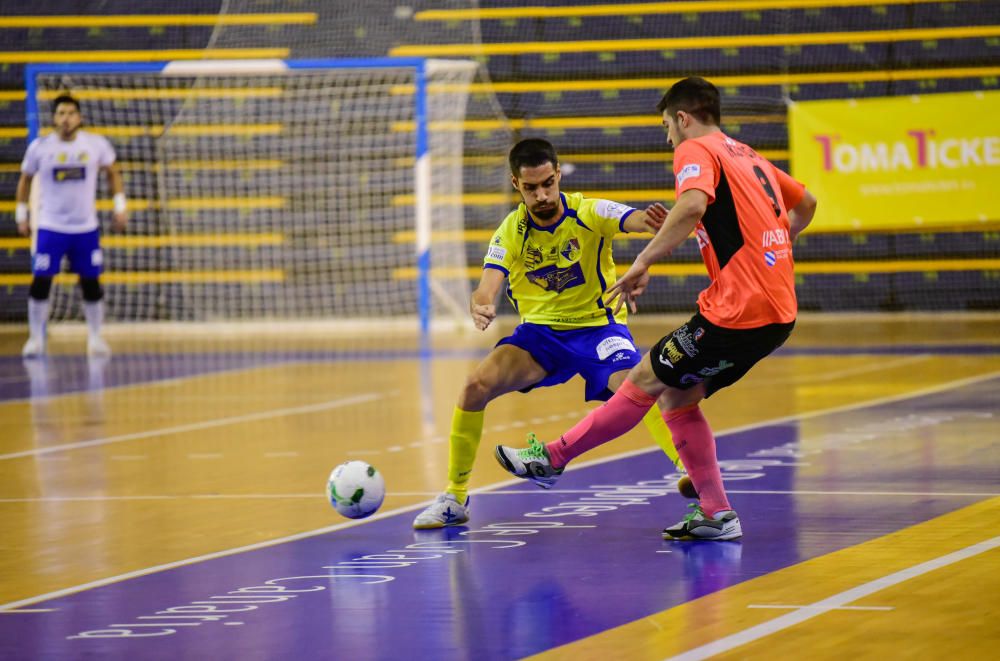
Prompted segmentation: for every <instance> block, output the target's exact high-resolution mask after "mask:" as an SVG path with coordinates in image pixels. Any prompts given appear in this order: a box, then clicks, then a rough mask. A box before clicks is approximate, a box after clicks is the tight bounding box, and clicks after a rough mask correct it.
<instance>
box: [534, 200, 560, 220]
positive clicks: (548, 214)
mask: <svg viewBox="0 0 1000 661" xmlns="http://www.w3.org/2000/svg"><path fill="white" fill-rule="evenodd" d="M558 210H559V207H558V206H557V205H555V204H549V205H546V206H544V207H541V208H539V207H538V206H535V207H534V208H532V210H531V213H533V214H534V215H535V217H536V218H541V219H542V220H549V219H551V218H552V217H553V216H555V215H556V211H558Z"/></svg>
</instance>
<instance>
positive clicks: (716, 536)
mask: <svg viewBox="0 0 1000 661" xmlns="http://www.w3.org/2000/svg"><path fill="white" fill-rule="evenodd" d="M688 507H690V508H691V512H690V513H688V514H687V516H685V517H684V518H683V519H682V520H681V521H680V522H679V523H675V524H674V525H672V526H670V527H669V528H665V529H664V530H663V539H681V540H692V539H708V540H716V541H725V540H728V539H739V538H740V537H742V536H743V528H742V526H740V517H738V516H736V512H734V511H733V510H723V511H721V512H716V513H715V516H707V515H706V514H705V512H704V510H702V509H701V505H698V504H697V503H689V504H688Z"/></svg>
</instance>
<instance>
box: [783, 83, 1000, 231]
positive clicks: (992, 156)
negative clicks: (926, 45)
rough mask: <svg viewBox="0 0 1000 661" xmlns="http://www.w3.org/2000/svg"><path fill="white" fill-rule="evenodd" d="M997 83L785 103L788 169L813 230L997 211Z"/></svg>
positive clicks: (997, 214)
mask: <svg viewBox="0 0 1000 661" xmlns="http://www.w3.org/2000/svg"><path fill="white" fill-rule="evenodd" d="M998 118H1000V92H963V93H958V94H930V95H924V96H906V97H892V98H879V99H862V100H838V101H807V102H801V103H794V104H792V106H791V108H790V110H789V140H790V152H791V162H792V174H793V176H794V177H795V178H796V179H798V180H799V181H801V182H803V183H804V184H805V185H806V187H807V188H808V189H809V190H810V191H812V192H813V193H814V194H815V195H816V197H817V198H818V199H819V205H818V207H817V212H816V219H815V221H814V224H815V226H816V229H817V230H821V231H824V230H825V231H831V230H859V229H860V230H892V229H899V230H914V229H943V230H946V229H948V228H950V227H968V226H969V225H976V224H978V223H982V224H983V226H984V227H985V226H987V225H989V224H991V223H995V222H996V221H997V220H1000V121H998Z"/></svg>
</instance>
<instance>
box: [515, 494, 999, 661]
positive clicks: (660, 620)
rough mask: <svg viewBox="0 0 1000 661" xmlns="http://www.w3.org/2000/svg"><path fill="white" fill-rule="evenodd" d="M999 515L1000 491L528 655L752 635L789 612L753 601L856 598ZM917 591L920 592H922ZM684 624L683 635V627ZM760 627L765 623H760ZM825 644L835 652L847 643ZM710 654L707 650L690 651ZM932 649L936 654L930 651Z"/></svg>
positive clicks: (671, 650)
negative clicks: (865, 588)
mask: <svg viewBox="0 0 1000 661" xmlns="http://www.w3.org/2000/svg"><path fill="white" fill-rule="evenodd" d="M996 521H1000V498H989V499H986V500H983V501H981V502H978V503H975V504H973V505H970V506H968V507H965V508H963V509H960V510H958V511H955V512H951V513H949V514H945V515H943V516H939V517H937V518H934V519H931V520H930V521H925V522H923V523H918V524H917V525H915V526H911V527H909V528H905V529H903V530H900V531H897V532H894V533H891V534H889V535H886V536H884V537H879V538H877V539H873V540H870V541H867V542H863V543H861V544H858V545H856V546H851V547H848V548H845V549H842V550H840V551H835V552H833V553H828V554H826V555H823V556H819V557H816V558H812V559H810V560H806V561H805V562H801V563H799V564H796V565H792V566H790V567H786V568H785V569H781V570H779V571H775V572H771V573H769V574H765V575H763V576H760V577H757V578H752V579H750V580H748V581H745V582H743V583H739V584H737V585H734V586H732V587H729V588H726V589H724V590H719V591H718V592H714V593H712V594H709V595H706V596H704V597H701V598H699V599H695V600H693V601H689V602H687V603H685V604H682V605H680V606H676V607H674V608H670V609H668V610H665V611H661V612H659V613H655V614H653V615H649V616H647V617H644V618H642V619H641V620H636V621H634V622H629V623H628V624H624V625H621V626H618V627H615V628H613V629H610V630H608V631H604V632H602V633H599V634H596V635H594V636H591V637H589V638H584V639H582V640H578V641H576V642H573V643H569V644H567V645H563V646H562V647H558V648H556V649H553V650H549V651H546V652H542V653H541V654H538V655H536V656H533V657H529V658H531V659H534V660H535V661H557V660H558V661H577V660H578V659H601V658H620V659H646V658H657V659H663V658H667V657H672V656H674V655H681V654H683V653H685V652H688V651H691V650H696V649H699V648H702V647H703V646H705V645H709V644H711V643H715V642H717V641H723V640H727V639H728V640H727V642H729V643H730V644H732V642H737V643H738V642H741V640H745V641H746V642H750V641H751V640H752V639H753V638H752V636H751V635H750V634H749V633H748V632H751V631H754V628H755V627H762V629H763V630H765V631H766V630H768V629H770V630H772V631H774V633H776V632H777V631H778V630H780V629H778V628H777V627H778V625H779V622H778V621H779V618H782V617H783V616H784V615H783V613H784V612H783V611H775V610H770V609H761V608H751V607H750V606H752V605H754V604H806V605H815V606H816V607H817V608H818V607H820V604H824V600H834V599H835V598H836V597H841V599H840V600H841V601H844V605H846V604H848V603H852V602H853V601H856V600H857V599H849V597H850V595H851V592H850V591H857V592H856V593H858V594H859V597H858V598H861V597H863V596H867V595H868V594H873V593H876V592H877V591H878V589H879V588H881V587H889V586H890V585H892V583H891V582H889V581H885V580H884V579H887V578H888V577H890V576H892V575H894V574H896V573H897V572H903V571H906V570H909V569H911V568H914V567H917V566H918V565H922V564H923V563H933V562H935V561H937V560H939V559H942V558H944V557H945V556H948V555H950V554H952V553H961V552H963V551H965V550H967V549H972V548H973V547H975V546H976V545H977V544H983V543H985V542H988V541H990V540H991V538H992V536H993V535H995V530H994V527H993V526H990V525H986V526H984V525H983V523H984V522H996ZM677 543H685V542H677ZM719 543H722V542H719ZM861 586H869V590H871V591H870V592H866V593H865V594H860V593H861V592H862V591H860V590H858V588H859V587H861ZM943 589H947V587H946V586H945V587H944V588H943ZM845 598H846V599H845ZM916 598H922V597H920V594H919V593H918V594H917V595H916ZM804 610H805V609H804ZM818 612H821V611H818ZM706 614H709V615H706ZM679 631H683V632H684V635H682V636H681V635H678V633H677V632H679ZM759 631H761V629H758V630H756V632H759ZM730 636H733V637H734V638H729V637H730ZM816 643H817V641H816V640H815V639H811V640H810V644H812V645H815V644H816ZM890 644H895V643H890ZM720 645H721V646H722V648H721V649H719V650H718V652H720V653H722V652H726V651H730V650H732V649H733V647H731V646H726V644H725V643H720ZM954 645H955V643H954V641H951V643H950V646H949V651H952V652H954V651H956V648H955V647H954ZM897 649H898V648H897ZM960 649H961V648H960V647H959V648H958V651H960ZM855 651H856V650H855ZM828 652H830V654H831V656H837V655H839V654H842V653H843V650H839V651H837V652H834V651H833V650H832V649H831V650H828ZM708 656H709V654H708V653H707V651H706V653H703V654H694V655H692V658H708ZM930 656H936V655H935V654H933V653H931V654H930ZM726 658H730V657H726ZM733 658H736V657H733Z"/></svg>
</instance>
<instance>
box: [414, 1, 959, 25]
mask: <svg viewBox="0 0 1000 661" xmlns="http://www.w3.org/2000/svg"><path fill="white" fill-rule="evenodd" d="M963 1H965V0H952V1H951V3H950V4H955V3H960V2H963ZM932 2H935V3H936V2H941V0H878V1H877V2H873V1H872V0H706V1H705V2H640V3H636V4H605V5H589V6H588V5H573V6H564V7H487V8H483V9H454V10H448V9H427V10H424V11H418V12H417V13H416V14H414V15H413V20H415V21H475V20H488V19H511V18H563V17H576V16H637V15H638V16H649V15H654V14H689V13H690V14H703V13H716V12H727V11H739V12H752V11H767V10H772V9H833V8H837V7H859V6H861V7H867V6H873V5H874V6H882V5H915V4H924V3H932Z"/></svg>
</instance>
